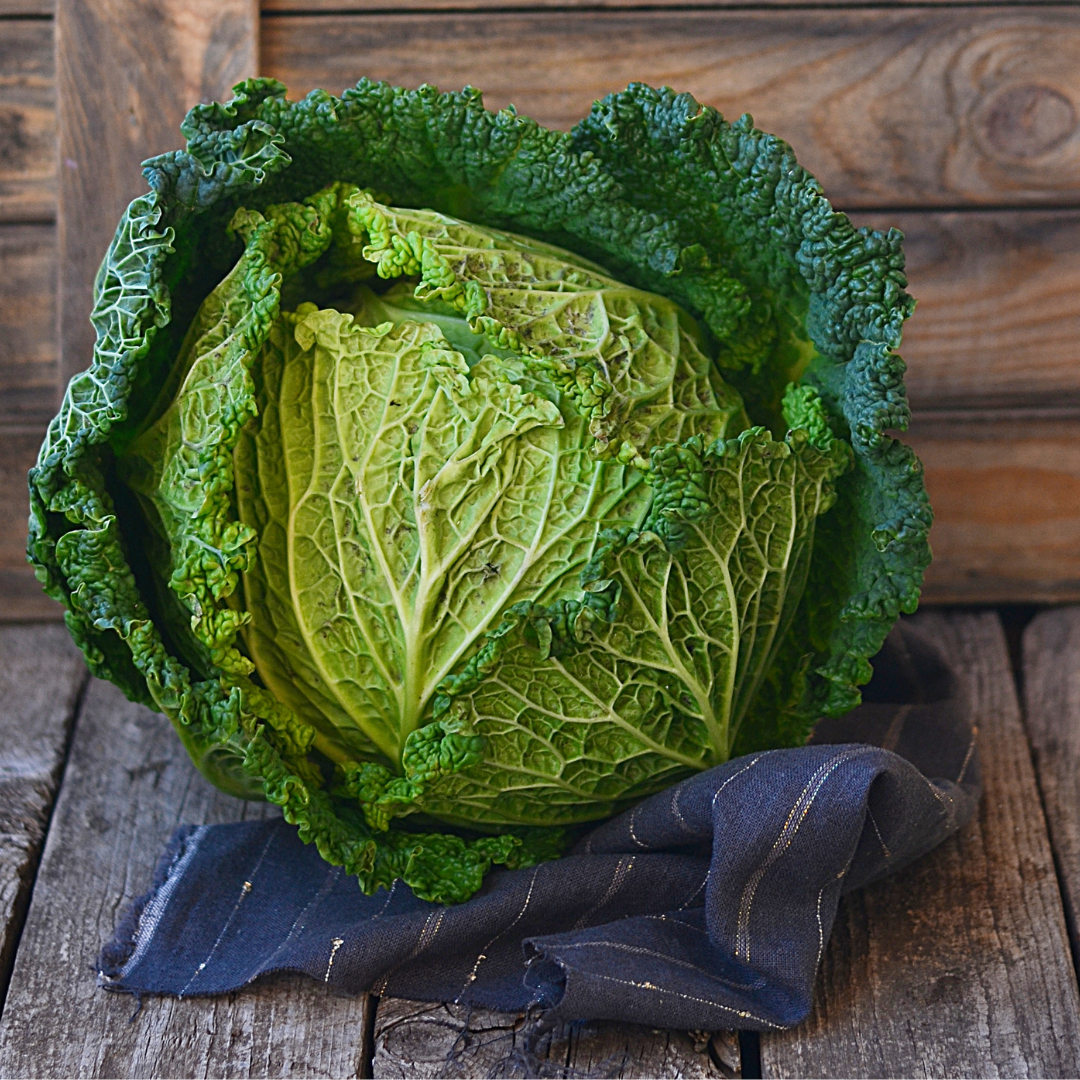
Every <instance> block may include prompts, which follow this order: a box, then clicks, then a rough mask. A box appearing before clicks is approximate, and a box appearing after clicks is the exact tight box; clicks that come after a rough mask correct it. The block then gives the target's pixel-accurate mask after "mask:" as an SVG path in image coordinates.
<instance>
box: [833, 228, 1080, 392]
mask: <svg viewBox="0 0 1080 1080" xmlns="http://www.w3.org/2000/svg"><path fill="white" fill-rule="evenodd" d="M852 217H853V220H854V221H855V223H856V224H857V225H871V226H873V227H875V228H881V229H887V228H889V227H890V226H896V227H898V228H900V229H902V230H903V232H904V235H905V242H904V250H905V253H906V254H907V274H908V279H909V281H910V283H911V284H910V289H911V293H912V295H913V296H915V297H916V298H917V299H918V301H919V305H918V307H917V308H916V309H915V314H914V315H913V316H912V317H911V319H910V320H909V321H908V322H907V323H906V325H905V327H904V345H903V349H902V350H901V351H902V353H903V355H904V359H905V360H906V361H907V362H908V391H909V394H910V397H911V402H912V407H913V408H914V409H915V410H916V412H918V411H919V410H922V409H946V408H955V409H970V408H1001V407H1013V408H1015V407H1021V406H1033V407H1056V408H1060V407H1061V406H1063V405H1073V406H1076V405H1080V212H1078V211H1075V210H1056V211H1041V210H1024V211H1019V212H1010V211H973V212H965V213H917V214H915V213H884V214H858V213H856V214H853V215H852Z"/></svg>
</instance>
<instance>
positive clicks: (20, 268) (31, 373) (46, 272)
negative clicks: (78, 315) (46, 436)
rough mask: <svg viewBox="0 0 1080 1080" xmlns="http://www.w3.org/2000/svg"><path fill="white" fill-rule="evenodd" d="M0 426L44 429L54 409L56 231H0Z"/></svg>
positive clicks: (56, 395) (25, 227)
mask: <svg viewBox="0 0 1080 1080" xmlns="http://www.w3.org/2000/svg"><path fill="white" fill-rule="evenodd" d="M0 266H2V267H3V281H2V283H0V295H2V296H3V303H0V424H9V425H11V424H15V425H39V426H42V427H43V426H44V425H45V424H47V423H48V422H49V420H51V419H52V416H53V414H54V413H55V412H56V407H57V405H58V404H59V391H58V385H57V383H58V378H59V369H58V366H57V357H56V228H55V226H53V225H0Z"/></svg>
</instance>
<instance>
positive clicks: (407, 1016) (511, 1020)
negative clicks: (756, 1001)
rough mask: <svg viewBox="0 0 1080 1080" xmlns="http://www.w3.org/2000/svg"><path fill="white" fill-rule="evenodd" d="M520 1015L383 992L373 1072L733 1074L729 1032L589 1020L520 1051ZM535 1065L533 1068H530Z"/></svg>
mask: <svg viewBox="0 0 1080 1080" xmlns="http://www.w3.org/2000/svg"><path fill="white" fill-rule="evenodd" d="M524 1019H525V1018H524V1017H523V1016H515V1015H514V1014H512V1013H499V1012H492V1011H490V1010H488V1009H471V1010H470V1009H469V1008H467V1007H466V1006H463V1005H452V1004H432V1003H430V1002H421V1001H405V1000H403V999H401V998H383V999H382V1000H381V1001H380V1002H379V1003H378V1007H377V1009H376V1011H375V1056H374V1058H373V1061H372V1076H374V1077H376V1078H385V1080H429V1078H430V1080H434V1078H435V1077H470V1076H492V1077H494V1076H582V1077H584V1076H610V1077H688V1078H692V1077H733V1076H739V1075H741V1073H740V1070H739V1051H738V1041H737V1039H735V1037H734V1036H733V1035H718V1036H713V1040H712V1041H713V1043H714V1045H713V1048H712V1052H711V1053H710V1049H709V1041H710V1039H709V1036H708V1035H704V1034H700V1035H698V1036H697V1037H696V1039H695V1036H694V1035H691V1034H688V1033H687V1032H685V1031H654V1030H652V1029H650V1028H643V1027H638V1026H636V1025H632V1024H607V1023H593V1024H585V1025H581V1026H575V1027H573V1028H570V1029H565V1028H564V1029H560V1030H556V1031H555V1032H554V1033H553V1035H552V1036H547V1037H545V1038H544V1039H542V1040H541V1041H539V1042H538V1044H537V1045H536V1047H535V1048H534V1049H533V1050H532V1051H531V1052H530V1053H527V1052H526V1050H525V1047H524V1045H523V1040H522V1038H521V1036H520V1031H521V1027H522V1024H523V1023H524ZM537 1070H539V1071H537Z"/></svg>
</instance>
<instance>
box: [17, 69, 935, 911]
mask: <svg viewBox="0 0 1080 1080" xmlns="http://www.w3.org/2000/svg"><path fill="white" fill-rule="evenodd" d="M183 132H184V134H185V136H186V137H187V139H188V148H187V150H186V151H178V152H176V153H172V154H167V155H164V156H162V157H160V158H156V159H153V160H152V161H150V162H148V163H147V165H146V169H145V175H146V176H147V179H148V181H149V183H150V187H151V193H150V194H149V195H147V196H145V197H143V198H141V199H137V200H136V201H135V202H134V203H132V205H131V207H130V208H129V210H128V212H127V214H126V215H125V217H124V219H123V221H122V222H121V224H120V227H119V228H118V230H117V234H116V237H115V239H114V241H113V244H112V246H111V247H110V250H109V252H108V255H107V256H106V259H105V261H104V263H103V264H102V268H101V271H100V273H99V275H98V279H97V282H96V292H95V307H94V312H93V316H92V318H93V322H94V324H95V327H96V328H97V334H98V340H97V346H96V348H95V354H94V362H93V364H92V365H91V367H90V369H89V370H88V371H87V372H84V373H83V374H82V375H79V376H76V377H75V378H74V379H73V380H72V382H71V384H70V386H69V388H68V392H67V395H66V397H65V400H64V404H63V407H62V409H61V412H60V414H59V415H58V416H57V418H56V419H55V420H54V421H53V423H52V425H51V426H50V429H49V434H48V437H47V439H46V442H45V445H44V446H43V447H42V451H41V455H40V457H39V460H38V464H37V466H36V467H35V469H34V470H33V471H32V473H31V477H30V489H31V529H30V532H31V535H30V545H29V554H30V558H31V560H32V561H33V562H34V563H35V565H36V566H37V571H38V575H39V578H40V579H41V580H42V582H43V584H44V585H45V587H46V591H47V592H49V594H50V595H51V596H54V597H56V598H57V599H59V600H61V601H62V602H63V603H64V604H65V606H66V607H67V621H68V626H69V628H70V630H71V632H72V634H73V636H74V637H75V639H76V640H77V641H78V643H79V644H80V645H81V647H82V648H83V650H84V652H85V654H86V657H87V660H88V663H89V664H90V667H91V670H92V671H93V672H94V673H95V674H97V675H100V676H102V677H105V678H109V679H111V680H112V681H114V682H115V683H117V685H119V686H121V687H122V688H123V689H124V691H125V692H126V693H127V694H128V696H129V697H131V698H132V699H134V700H137V701H142V702H145V703H146V704H149V705H151V706H152V707H154V708H157V709H159V710H160V711H162V712H164V713H166V714H167V715H168V716H169V717H170V719H171V720H172V721H173V723H174V725H175V726H176V729H177V731H178V732H179V734H180V737H181V739H182V740H183V741H184V744H185V746H186V747H187V749H188V750H189V752H190V753H191V755H192V757H193V759H194V760H195V761H196V763H197V764H198V765H199V767H200V769H202V771H203V772H204V773H205V774H206V775H207V776H208V777H209V778H210V779H212V780H213V781H214V782H215V783H217V784H218V785H219V786H221V787H222V788H224V789H225V790H228V791H232V792H234V793H236V794H238V795H243V796H247V797H256V798H267V799H270V800H271V801H273V802H276V803H278V804H279V805H281V806H282V808H283V810H284V813H285V816H286V817H287V818H288V820H290V821H292V822H294V823H296V824H297V825H298V826H299V828H300V832H301V835H302V837H303V838H304V839H305V840H308V841H312V842H314V843H316V844H317V845H318V847H319V850H320V852H321V853H322V854H323V856H324V857H325V858H327V859H328V860H330V861H331V862H334V863H336V864H340V865H344V866H345V867H346V869H347V871H348V872H349V873H352V874H356V875H358V877H359V879H360V883H361V886H362V887H363V888H365V889H366V890H369V891H370V890H372V889H374V888H377V887H378V886H380V885H389V884H390V883H391V882H392V881H393V880H394V879H395V878H403V879H404V880H405V881H406V882H407V883H408V884H409V885H410V886H411V887H412V888H413V889H414V891H415V892H416V893H417V894H418V895H420V896H423V897H426V898H430V899H435V900H440V901H455V900H461V899H464V898H466V897H467V896H469V895H471V893H472V892H474V891H475V889H476V888H478V887H479V884H480V882H481V880H482V877H483V874H484V873H485V872H486V871H487V869H488V868H489V867H490V865H491V864H492V863H493V862H494V863H501V864H505V865H508V866H524V865H529V864H530V863H532V862H535V861H537V860H539V859H543V858H548V857H551V856H552V855H554V854H556V853H557V852H558V850H559V849H560V844H561V842H562V840H561V838H562V832H561V829H562V827H566V826H571V827H572V826H575V825H577V824H579V823H582V822H586V821H590V820H595V819H597V818H601V817H604V816H606V815H609V814H611V813H612V812H614V811H616V810H618V809H622V808H623V807H625V806H627V805H629V804H631V803H632V802H633V801H635V800H637V799H639V798H641V797H642V796H644V795H647V794H650V793H652V792H654V791H656V790H658V789H660V788H662V787H664V786H666V785H668V784H670V783H672V782H674V781H676V780H677V779H679V778H681V777H683V776H685V775H687V774H689V773H690V772H692V771H694V770H699V769H704V768H708V767H709V766H711V765H714V764H717V763H720V762H722V761H724V760H726V759H727V758H728V757H729V756H730V755H731V754H732V753H739V752H744V751H747V750H751V749H755V748H762V747H768V746H779V745H789V744H794V743H798V742H800V741H802V740H803V739H805V737H806V735H807V734H808V732H809V730H810V728H811V726H812V725H813V723H814V721H815V720H816V719H817V718H818V717H820V716H822V715H826V714H829V715H834V714H838V713H842V712H844V711H846V710H848V709H850V708H851V707H853V706H854V705H855V704H857V702H858V700H859V693H858V686H859V685H860V684H862V683H864V682H865V681H866V680H867V679H868V678H869V676H870V673H871V668H870V664H869V660H870V658H871V657H872V656H873V655H874V653H875V652H877V650H878V649H879V648H880V646H881V643H882V641H883V640H884V636H885V634H886V633H887V632H888V629H889V627H890V625H891V624H892V622H893V621H894V620H895V618H896V617H897V615H898V614H899V613H900V612H901V611H911V610H914V608H915V606H916V604H917V602H918V591H919V586H920V583H921V579H922V573H923V570H924V569H925V566H926V565H927V563H928V561H929V549H928V547H927V543H926V536H927V532H928V529H929V525H930V519H931V518H930V510H929V506H928V503H927V500H926V495H925V491H924V488H923V484H922V471H921V467H920V465H919V462H918V460H917V459H916V458H915V456H914V454H913V453H912V452H911V451H910V450H909V449H908V448H907V447H905V446H904V445H903V444H901V443H900V442H898V441H896V440H895V439H893V438H892V437H890V436H889V435H888V434H887V431H888V430H890V429H900V430H902V429H903V428H904V427H905V426H906V423H907V420H908V411H907V403H906V395H905V391H904V385H903V371H904V367H903V362H902V360H900V358H899V357H898V356H897V355H896V353H895V349H896V347H897V346H898V345H899V342H900V330H901V324H902V322H903V320H904V319H905V318H906V317H907V315H908V314H909V313H910V311H911V308H912V306H913V301H912V300H911V299H910V297H909V296H908V295H907V294H906V292H905V291H904V288H905V284H906V282H905V279H904V276H903V254H902V252H901V249H900V240H901V237H900V234H899V233H897V232H896V231H895V230H893V231H890V232H889V233H888V234H881V233H878V232H873V231H871V230H866V229H859V230H856V229H855V228H853V227H852V225H851V224H850V223H849V222H848V220H847V218H846V217H844V216H843V215H842V214H838V213H836V212H834V211H833V210H832V209H831V208H830V207H829V204H828V202H827V201H826V199H825V198H824V196H823V195H822V194H821V191H820V188H819V186H818V185H817V183H816V182H815V181H814V179H813V178H812V177H810V176H809V175H808V174H807V173H806V172H805V171H804V170H803V169H801V168H800V167H799V166H798V165H797V164H796V163H795V160H794V157H793V155H792V153H791V151H790V149H789V148H788V147H787V146H786V145H785V144H783V143H782V142H780V141H779V140H777V139H775V138H774V137H772V136H768V135H765V134H763V133H761V132H758V131H756V130H755V129H754V128H753V125H752V122H751V121H750V119H749V117H743V118H742V119H741V120H739V121H738V122H737V123H735V124H729V123H727V122H726V121H724V120H723V119H722V118H721V117H720V116H719V115H718V114H717V113H716V112H715V111H714V110H711V109H708V108H703V107H701V106H700V105H698V104H697V103H696V102H695V101H694V100H693V99H692V98H690V97H689V96H688V95H676V94H674V93H672V92H671V91H668V90H661V91H657V90H653V89H651V88H649V87H646V86H642V85H634V86H631V87H630V88H629V89H628V90H627V91H625V92H624V93H621V94H616V95H612V96H611V97H609V98H607V99H605V100H604V101H602V102H598V103H597V104H596V105H595V106H594V108H593V111H592V113H591V114H590V116H589V117H588V118H586V119H585V120H584V121H582V123H581V124H579V125H578V126H577V127H576V128H575V129H574V130H573V131H572V132H569V133H567V134H563V133H556V132H550V131H546V130H545V129H543V128H541V127H540V126H539V125H537V124H536V123H535V122H533V121H531V120H528V119H527V118H524V117H521V116H518V115H517V114H516V113H514V112H513V110H504V111H503V112H501V113H498V114H492V113H489V112H487V111H485V110H484V109H483V107H482V103H481V101H480V98H479V95H478V93H476V92H475V91H473V90H465V91H462V92H461V93H459V94H439V93H437V92H436V91H434V90H433V89H432V88H430V87H422V88H421V89H420V90H418V91H407V90H401V89H397V88H393V87H389V86H386V85H385V84H374V83H370V82H367V81H361V82H360V83H359V84H358V85H357V87H356V88H355V89H352V90H347V91H346V92H345V93H344V94H343V95H342V97H341V98H340V99H338V98H333V97H331V96H330V95H329V94H326V93H324V92H322V91H316V92H314V93H312V94H310V95H309V96H308V97H307V98H305V99H304V100H303V101H300V102H289V101H287V100H286V99H285V96H284V88H283V87H282V86H281V85H280V84H278V83H276V82H274V81H272V80H251V81H249V82H247V83H244V84H241V85H240V86H239V87H237V88H236V97H235V98H234V100H233V101H232V102H230V103H228V104H225V105H217V104H215V105H208V106H198V107H196V108H195V109H193V110H192V112H191V113H190V114H189V115H188V117H187V119H186V120H185V122H184V125H183Z"/></svg>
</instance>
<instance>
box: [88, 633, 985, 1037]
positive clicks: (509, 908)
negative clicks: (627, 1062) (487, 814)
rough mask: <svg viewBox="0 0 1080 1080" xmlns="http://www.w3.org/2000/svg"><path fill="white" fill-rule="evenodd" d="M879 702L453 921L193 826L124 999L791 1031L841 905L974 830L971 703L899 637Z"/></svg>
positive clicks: (134, 935)
mask: <svg viewBox="0 0 1080 1080" xmlns="http://www.w3.org/2000/svg"><path fill="white" fill-rule="evenodd" d="M875 668H876V671H875V676H874V679H873V681H872V682H871V684H870V685H869V686H868V687H867V692H866V694H865V699H866V703H865V704H863V705H862V706H861V707H860V708H858V709H856V710H855V711H854V712H852V713H850V714H849V715H848V716H846V717H843V718H842V719H840V720H836V721H827V722H822V723H821V724H820V725H819V726H818V728H817V730H816V731H815V736H814V739H813V740H812V743H811V745H808V746H804V747H799V748H797V749H789V750H774V751H768V752H764V753H757V754H751V755H747V756H746V757H742V758H737V759H735V760H732V761H729V762H728V763H727V764H725V765H722V766H719V767H717V768H715V769H711V770H709V771H708V772H704V773H700V774H698V775H696V776H693V777H691V778H690V779H688V780H685V781H683V782H682V783H680V784H678V785H676V786H675V787H673V788H670V789H668V790H667V791H664V792H661V793H660V794H658V795H655V796H653V797H652V798H650V799H646V800H645V801H644V802H642V803H640V804H639V805H638V806H636V807H635V808H634V809H632V810H630V811H627V812H626V813H624V814H622V815H620V816H619V817H616V818H614V819H612V820H611V821H608V822H605V823H604V824H602V825H600V826H599V827H597V828H595V829H594V830H592V831H591V832H590V833H589V834H588V835H587V836H585V837H584V838H583V839H582V840H581V841H580V842H579V843H578V844H577V845H576V846H575V847H574V848H573V850H572V851H571V852H570V853H569V854H568V855H566V856H565V857H564V858H561V859H556V860H553V861H551V862H546V863H542V864H541V865H539V866H536V867H532V868H530V869H526V870H517V871H508V870H504V871H498V872H494V873H492V874H490V875H489V877H488V878H487V880H486V882H485V884H484V886H483V888H482V889H481V891H480V892H479V893H477V895H476V896H474V897H473V898H472V899H471V900H469V901H468V902H466V903H464V904H460V905H457V906H449V907H447V906H441V905H437V904H432V903H429V902H427V901H423V900H419V899H417V898H416V897H415V896H414V895H413V894H412V892H411V891H410V890H409V889H408V887H407V886H405V885H403V884H402V883H401V882H397V883H396V884H395V886H394V887H393V888H392V889H390V890H389V891H386V890H381V891H380V892H379V893H377V894H376V895H375V896H365V895H363V893H361V892H360V890H359V888H358V887H357V884H356V882H355V880H353V879H351V878H349V877H347V876H346V875H345V874H344V873H343V872H342V871H341V870H340V869H339V868H335V867H331V866H329V865H328V864H326V863H325V862H323V861H322V859H321V858H320V857H319V855H318V853H317V852H316V851H315V849H314V848H312V847H307V846H305V845H303V844H301V843H300V841H299V840H298V839H297V836H296V830H295V829H294V828H293V827H291V826H289V825H287V824H286V823H285V822H284V821H281V820H277V821H265V822H252V823H241V824H235V825H214V826H206V825H202V826H191V825H188V826H184V827H182V828H180V829H179V830H177V832H176V833H175V835H174V836H173V838H172V840H171V841H170V843H169V845H168V847H167V849H166V851H165V854H164V855H163V857H162V859H161V861H160V863H159V865H158V868H157V871H156V873H155V877H154V881H153V884H152V887H151V889H150V891H149V892H148V893H147V894H146V895H145V896H143V897H141V898H140V899H139V900H137V901H136V902H135V903H134V904H133V905H132V906H131V908H130V909H129V910H128V911H127V913H126V914H125V915H124V917H123V919H122V921H121V924H120V926H119V927H118V929H117V932H116V935H115V937H114V938H113V940H112V941H111V942H110V943H109V944H108V945H107V946H106V947H105V948H104V949H103V951H102V954H101V959H100V963H99V969H100V975H99V981H100V983H101V985H102V986H104V987H106V988H107V989H110V990H118V991H126V992H129V993H159V994H173V995H176V996H180V997H186V996H194V995H207V994H220V993H225V992H227V991H231V990H235V989H237V988H239V987H242V986H244V985H246V984H247V983H250V982H251V981H252V980H254V979H256V978H258V977H259V976H260V975H262V974H264V973H266V972H271V971H281V970H290V971H302V972H305V973H307V974H308V975H310V976H312V977H313V978H316V979H321V980H322V981H323V982H326V983H329V984H331V985H332V986H334V987H335V988H337V989H338V990H340V991H342V992H347V993H360V992H362V991H371V992H374V993H376V994H390V995H394V996H398V997H406V998H415V999H418V1000H422V1001H455V1002H463V1003H470V1004H474V1005H479V1006H483V1007H487V1008H491V1009H499V1010H505V1011H521V1010H526V1009H530V1008H532V1009H539V1010H543V1012H544V1016H545V1019H550V1020H552V1021H567V1020H592V1019H613V1020H624V1021H634V1022H637V1023H642V1024H647V1025H650V1026H653V1027H672V1028H682V1029H701V1030H719V1029H732V1028H741V1029H753V1030H770V1029H775V1028H782V1027H788V1026H790V1025H792V1024H796V1023H798V1022H799V1021H800V1020H802V1019H803V1018H804V1017H805V1016H806V1015H807V1013H808V1012H809V1009H810V1003H811V993H812V989H813V984H814V976H815V973H816V971H817V967H818V964H819V962H820V960H821V955H822V952H823V950H824V948H825V943H826V942H827V940H828V937H829V933H830V931H831V929H832V924H833V920H834V918H835V915H836V908H837V904H838V902H839V898H840V896H841V894H842V893H844V892H848V891H850V890H852V889H857V888H859V887H860V886H862V885H864V884H866V883H867V882H869V881H872V880H874V879H875V878H879V877H881V876H883V875H885V874H888V873H891V872H893V871H895V870H897V869H899V868H900V867H903V866H905V865H907V864H908V863H910V862H911V861H912V860H914V859H916V858H918V857H919V856H921V855H923V854H925V853H926V852H927V851H929V850H930V849H931V848H933V847H934V846H936V845H937V844H939V843H940V842H941V841H942V840H943V839H945V838H946V837H947V836H949V835H950V834H951V833H953V832H955V831H956V830H957V829H959V828H960V827H961V826H963V825H964V824H965V823H966V822H967V821H968V820H969V819H970V818H971V817H972V816H973V814H974V812H975V807H976V804H977V801H978V798H979V789H980V785H979V777H978V762H977V758H976V755H975V753H974V733H973V727H972V723H971V716H970V707H969V704H968V701H967V697H966V695H965V694H964V693H963V691H962V688H961V685H960V681H959V680H958V679H957V678H956V676H955V673H953V672H952V671H951V670H950V668H949V665H948V662H947V660H946V658H945V657H944V656H942V655H941V653H940V652H939V651H938V650H937V649H936V647H935V646H934V645H933V644H932V643H931V642H930V641H929V640H927V639H926V638H924V637H923V636H922V635H921V634H920V633H919V631H918V629H917V626H915V625H913V624H911V623H905V622H901V623H900V624H898V625H897V627H896V629H895V630H894V631H893V633H892V634H891V635H890V637H889V640H888V642H887V644H886V648H885V649H884V650H883V652H882V653H881V654H880V656H879V657H878V658H877V660H876V661H875Z"/></svg>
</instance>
